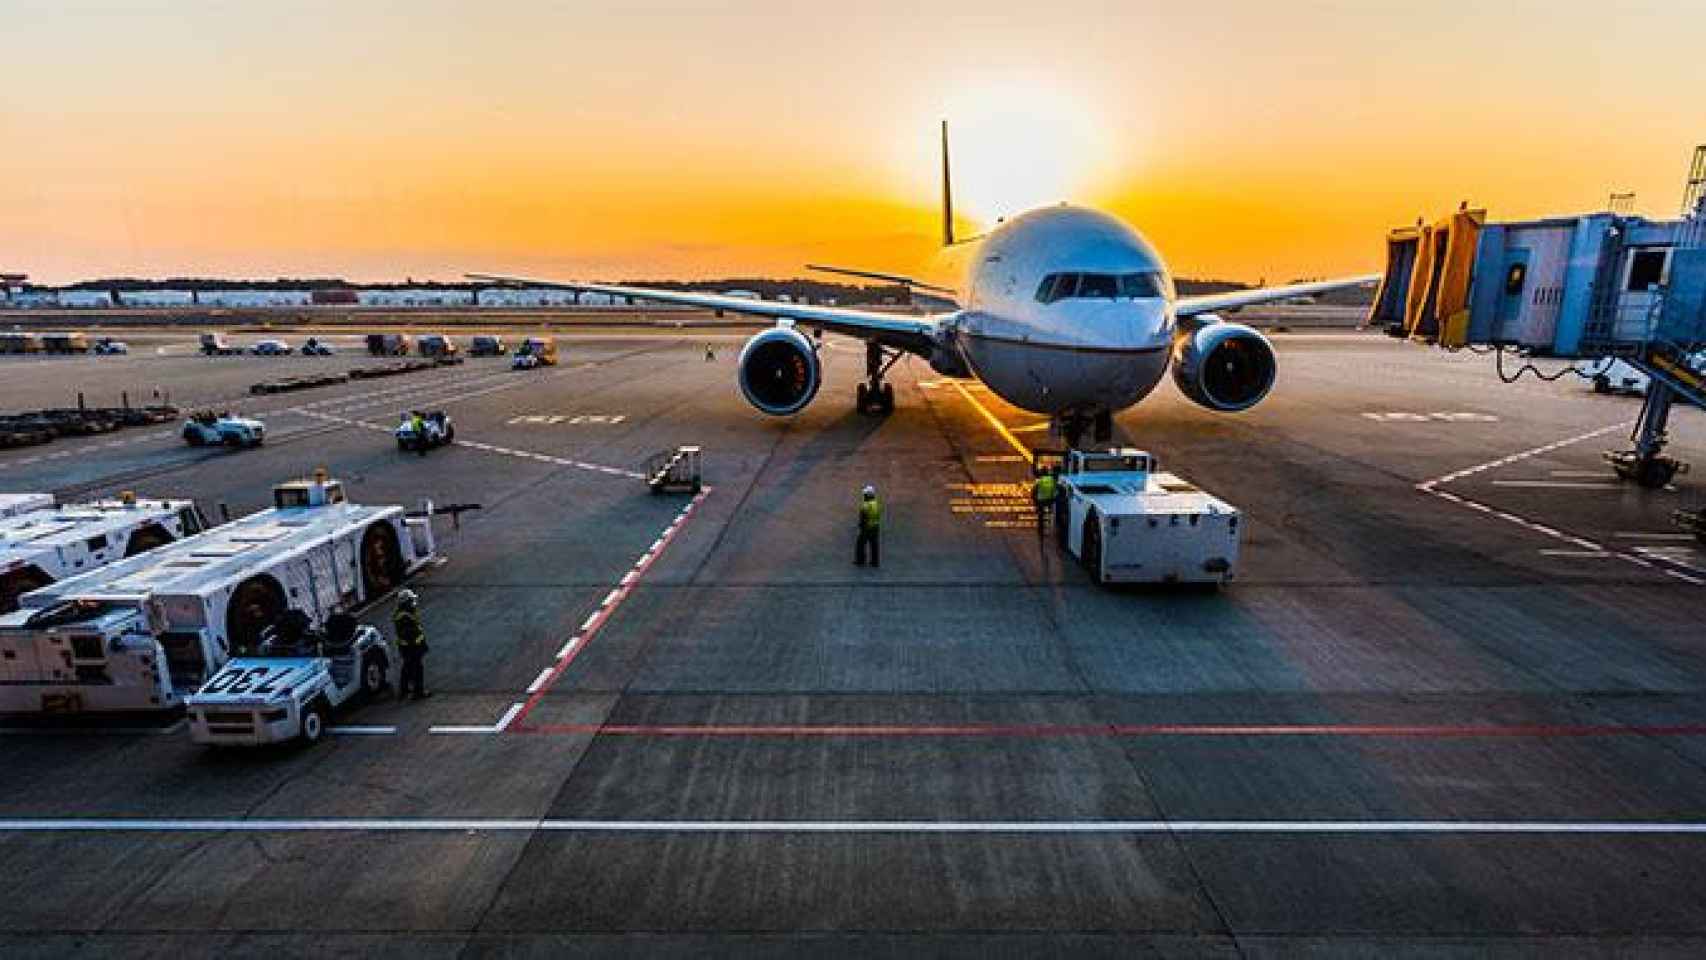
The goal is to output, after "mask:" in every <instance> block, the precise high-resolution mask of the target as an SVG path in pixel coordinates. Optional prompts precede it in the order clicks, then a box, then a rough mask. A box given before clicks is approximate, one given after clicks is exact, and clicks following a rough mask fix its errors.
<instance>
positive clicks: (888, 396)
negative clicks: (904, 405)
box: [882, 383, 894, 416]
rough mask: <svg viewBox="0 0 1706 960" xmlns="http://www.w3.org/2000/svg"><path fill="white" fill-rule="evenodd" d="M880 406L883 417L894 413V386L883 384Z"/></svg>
mask: <svg viewBox="0 0 1706 960" xmlns="http://www.w3.org/2000/svg"><path fill="white" fill-rule="evenodd" d="M882 405H883V415H884V416H888V415H889V414H891V413H893V412H894V384H892V383H885V384H883V394H882Z"/></svg>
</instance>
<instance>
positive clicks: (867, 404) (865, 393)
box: [853, 342, 901, 417]
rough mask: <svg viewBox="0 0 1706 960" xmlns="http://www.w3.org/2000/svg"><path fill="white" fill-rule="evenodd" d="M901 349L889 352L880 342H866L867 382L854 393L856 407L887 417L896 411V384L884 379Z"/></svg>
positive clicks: (898, 356)
mask: <svg viewBox="0 0 1706 960" xmlns="http://www.w3.org/2000/svg"><path fill="white" fill-rule="evenodd" d="M900 357H901V353H900V351H899V350H896V351H893V352H892V353H891V352H888V351H885V350H884V349H883V348H882V346H881V345H880V344H877V343H869V342H867V343H866V344H865V382H864V383H861V384H859V387H858V389H857V390H855V391H854V393H853V405H854V409H856V410H858V411H859V412H860V413H862V414H865V415H866V416H872V417H886V416H888V415H889V414H891V413H893V412H894V384H892V383H889V382H887V381H886V380H884V379H883V375H884V374H886V373H888V372H889V368H890V367H892V366H894V365H895V361H897V360H899V359H900Z"/></svg>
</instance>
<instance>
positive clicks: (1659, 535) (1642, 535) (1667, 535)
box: [1612, 530, 1694, 540]
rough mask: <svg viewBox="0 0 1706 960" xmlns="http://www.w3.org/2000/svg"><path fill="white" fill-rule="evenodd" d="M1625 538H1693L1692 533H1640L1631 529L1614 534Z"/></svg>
mask: <svg viewBox="0 0 1706 960" xmlns="http://www.w3.org/2000/svg"><path fill="white" fill-rule="evenodd" d="M1612 536H1614V537H1620V538H1622V539H1624V540H1693V539H1694V534H1692V533H1639V532H1636V531H1631V530H1619V531H1618V532H1616V533H1614V534H1612Z"/></svg>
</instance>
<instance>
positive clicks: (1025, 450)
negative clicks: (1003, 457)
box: [954, 381, 1037, 463]
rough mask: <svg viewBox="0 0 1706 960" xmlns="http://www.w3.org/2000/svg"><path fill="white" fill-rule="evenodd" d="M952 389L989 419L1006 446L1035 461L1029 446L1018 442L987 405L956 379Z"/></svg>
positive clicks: (984, 417) (1032, 461)
mask: <svg viewBox="0 0 1706 960" xmlns="http://www.w3.org/2000/svg"><path fill="white" fill-rule="evenodd" d="M954 389H955V390H958V391H959V392H960V396H962V397H965V398H966V402H967V403H969V404H971V405H972V406H974V407H976V408H977V410H978V412H979V413H981V414H983V419H985V420H988V421H989V425H990V426H992V427H994V428H995V432H996V433H999V434H1001V439H1003V440H1005V441H1007V444H1008V446H1011V447H1012V448H1013V449H1014V450H1017V451H1018V452H1019V456H1021V457H1024V458H1025V462H1026V463H1035V462H1036V460H1037V457H1036V454H1034V453H1032V452H1031V448H1030V447H1027V446H1025V445H1024V444H1022V443H1020V442H1019V438H1018V437H1015V436H1013V431H1011V430H1009V429H1007V425H1006V424H1004V423H1002V422H1001V421H1000V420H997V419H996V418H995V414H993V413H990V412H989V408H988V407H986V406H984V405H983V404H982V403H980V402H978V399H977V398H976V397H974V396H972V395H971V392H970V391H968V390H967V389H966V388H965V387H964V386H963V385H961V384H960V383H959V382H958V381H955V382H954Z"/></svg>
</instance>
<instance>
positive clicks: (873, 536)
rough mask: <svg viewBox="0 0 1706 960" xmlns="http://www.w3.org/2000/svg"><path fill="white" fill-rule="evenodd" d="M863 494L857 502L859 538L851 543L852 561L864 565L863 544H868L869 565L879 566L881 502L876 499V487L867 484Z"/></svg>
mask: <svg viewBox="0 0 1706 960" xmlns="http://www.w3.org/2000/svg"><path fill="white" fill-rule="evenodd" d="M863 496H864V499H863V500H861V501H860V502H859V539H858V540H856V541H854V543H853V563H854V565H855V566H860V567H862V566H864V565H865V546H866V545H867V544H869V545H870V547H871V566H873V567H880V566H882V565H883V563H882V541H881V536H882V528H883V502H882V501H881V500H878V499H877V488H876V487H872V486H867V487H866V488H865V489H864V492H863Z"/></svg>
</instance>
